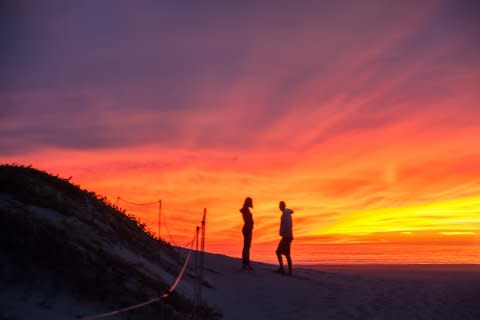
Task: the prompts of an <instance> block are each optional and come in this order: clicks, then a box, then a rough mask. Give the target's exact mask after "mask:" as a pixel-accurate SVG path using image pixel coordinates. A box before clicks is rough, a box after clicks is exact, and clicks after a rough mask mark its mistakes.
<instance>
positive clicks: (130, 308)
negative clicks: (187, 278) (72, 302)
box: [80, 232, 197, 320]
mask: <svg viewBox="0 0 480 320" xmlns="http://www.w3.org/2000/svg"><path fill="white" fill-rule="evenodd" d="M196 238H197V234H196V232H195V235H194V236H193V239H192V241H191V242H192V247H190V250H189V252H188V254H187V256H186V258H185V262H184V263H183V266H182V269H181V270H180V273H179V274H178V276H177V278H176V279H175V281H174V282H173V284H172V285H171V287H170V289H168V290H167V291H166V292H165V293H164V294H162V295H161V296H159V297H155V298H151V299H149V300H147V301H144V302H141V303H138V304H135V305H133V306H129V307H125V308H122V309H118V310H113V311H109V312H105V313H101V314H97V315H93V316H88V317H83V318H80V320H94V319H100V318H106V317H110V316H113V315H116V314H120V313H124V312H127V311H130V310H134V309H138V308H141V307H144V306H146V305H149V304H152V303H154V302H158V301H160V300H161V299H166V298H168V297H169V296H170V295H171V294H172V293H173V292H174V291H175V289H176V288H177V285H178V284H179V283H180V281H181V280H182V277H183V274H184V273H185V270H186V268H187V265H188V263H189V261H190V257H191V255H192V252H193V242H194V241H195V239H196Z"/></svg>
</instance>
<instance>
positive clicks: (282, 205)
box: [278, 201, 287, 211]
mask: <svg viewBox="0 0 480 320" xmlns="http://www.w3.org/2000/svg"><path fill="white" fill-rule="evenodd" d="M286 207H287V206H286V205H285V201H280V203H279V204H278V208H279V209H280V211H283V210H285V208H286Z"/></svg>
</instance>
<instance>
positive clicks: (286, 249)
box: [277, 238, 292, 256]
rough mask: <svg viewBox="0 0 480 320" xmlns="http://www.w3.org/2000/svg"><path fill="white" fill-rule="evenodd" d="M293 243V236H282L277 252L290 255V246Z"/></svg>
mask: <svg viewBox="0 0 480 320" xmlns="http://www.w3.org/2000/svg"><path fill="white" fill-rule="evenodd" d="M291 244H292V238H282V240H280V243H279V244H278V248H277V253H280V254H283V255H286V256H289V255H290V246H291Z"/></svg>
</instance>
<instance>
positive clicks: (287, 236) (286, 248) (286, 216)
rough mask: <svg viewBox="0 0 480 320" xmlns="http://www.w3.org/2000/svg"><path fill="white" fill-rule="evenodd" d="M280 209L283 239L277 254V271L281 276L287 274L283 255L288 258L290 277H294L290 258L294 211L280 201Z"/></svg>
mask: <svg viewBox="0 0 480 320" xmlns="http://www.w3.org/2000/svg"><path fill="white" fill-rule="evenodd" d="M278 208H279V209H280V211H281V212H282V218H281V220H280V236H281V237H282V239H281V240H280V243H279V244H278V248H277V251H276V252H275V253H276V254H277V258H278V263H279V264H280V267H279V268H278V269H277V270H276V271H275V272H278V273H281V274H285V271H284V269H283V261H282V254H283V255H284V256H285V257H286V258H287V263H288V273H287V274H288V275H289V276H291V275H292V257H291V256H290V246H291V244H292V240H293V231H292V214H293V210H291V209H288V208H287V207H286V205H285V202H284V201H280V203H279V205H278Z"/></svg>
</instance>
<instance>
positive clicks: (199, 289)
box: [198, 208, 207, 305]
mask: <svg viewBox="0 0 480 320" xmlns="http://www.w3.org/2000/svg"><path fill="white" fill-rule="evenodd" d="M206 220H207V208H203V218H202V242H201V252H200V277H199V283H198V285H199V288H198V301H199V304H200V305H203V297H202V293H203V292H202V291H203V289H202V287H203V270H204V268H205V227H206Z"/></svg>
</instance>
